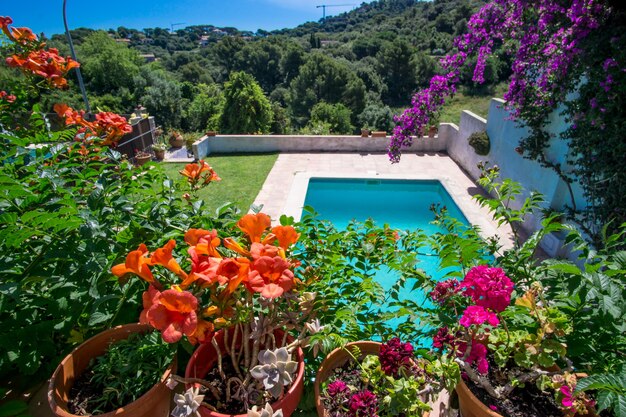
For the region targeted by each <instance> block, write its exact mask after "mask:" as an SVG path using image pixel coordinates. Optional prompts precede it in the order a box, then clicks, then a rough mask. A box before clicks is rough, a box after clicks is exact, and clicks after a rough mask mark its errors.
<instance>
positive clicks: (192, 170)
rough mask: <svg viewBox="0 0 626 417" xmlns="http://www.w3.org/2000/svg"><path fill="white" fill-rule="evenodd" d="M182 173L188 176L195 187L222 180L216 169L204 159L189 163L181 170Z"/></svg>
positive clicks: (188, 179)
mask: <svg viewBox="0 0 626 417" xmlns="http://www.w3.org/2000/svg"><path fill="white" fill-rule="evenodd" d="M179 172H180V174H181V175H183V176H185V177H187V181H188V182H189V184H190V185H191V187H192V188H193V189H198V188H200V187H203V186H206V185H208V184H210V183H211V182H213V181H221V180H222V179H221V178H220V177H219V176H218V175H217V173H216V172H215V170H214V169H213V168H211V166H210V165H209V164H207V163H206V162H204V160H202V159H201V160H200V161H198V163H197V164H187V165H185V169H184V170H182V171H179Z"/></svg>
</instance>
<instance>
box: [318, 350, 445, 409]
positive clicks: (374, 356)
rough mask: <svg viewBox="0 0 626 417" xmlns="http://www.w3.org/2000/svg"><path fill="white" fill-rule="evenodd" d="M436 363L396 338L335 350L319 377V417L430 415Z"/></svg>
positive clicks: (323, 364)
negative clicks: (432, 370) (432, 367)
mask: <svg viewBox="0 0 626 417" xmlns="http://www.w3.org/2000/svg"><path fill="white" fill-rule="evenodd" d="M429 367H430V364H429V363H428V362H427V361H426V360H424V359H421V358H419V359H418V358H416V357H415V353H414V350H413V346H412V345H411V344H410V343H402V342H401V341H400V339H398V338H393V339H391V340H389V341H388V342H386V343H378V342H363V341H362V342H353V343H348V344H347V345H346V346H345V347H341V348H338V349H335V350H334V351H332V352H331V353H330V354H329V355H328V356H327V357H326V358H325V359H324V362H323V363H322V365H321V367H320V369H319V371H318V373H317V376H316V378H315V406H316V408H317V415H318V416H319V417H349V416H368V417H375V416H376V417H378V416H380V417H392V416H403V417H411V416H414V417H418V416H428V410H430V406H429V405H428V404H427V403H428V402H429V398H430V396H431V394H433V393H434V392H435V391H436V390H435V389H434V385H432V384H433V383H434V380H433V379H432V378H431V377H430V376H429V373H428V368H429Z"/></svg>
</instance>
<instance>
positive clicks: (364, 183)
mask: <svg viewBox="0 0 626 417" xmlns="http://www.w3.org/2000/svg"><path fill="white" fill-rule="evenodd" d="M433 204H435V205H439V206H440V207H445V208H446V209H447V211H448V214H449V215H450V216H451V217H454V218H456V219H457V220H458V221H459V222H461V223H462V224H463V225H465V226H469V225H470V223H469V221H468V220H467V218H466V217H465V215H464V214H463V212H462V211H461V210H460V209H459V207H458V206H457V205H456V203H455V202H454V200H453V199H452V197H451V196H450V194H449V193H448V192H447V191H446V189H445V187H444V186H443V184H442V183H441V182H439V181H437V180H398V179H367V178H315V177H313V178H310V179H309V183H308V188H307V192H306V197H305V200H304V206H311V207H313V208H314V209H315V211H316V212H317V213H318V214H319V218H320V219H323V220H328V221H330V222H332V223H333V225H334V226H335V227H336V228H337V229H339V230H341V229H345V228H346V226H347V225H348V223H349V222H350V221H352V220H357V221H364V220H367V219H368V218H372V219H373V220H375V221H376V223H377V224H378V225H379V226H382V225H383V224H388V225H389V226H390V227H391V228H394V229H401V230H407V229H408V230H415V229H420V230H422V231H423V232H424V233H426V234H433V233H436V232H443V231H444V230H443V229H440V228H439V226H437V225H434V224H432V221H433V219H434V213H433V212H432V210H431V206H432V205H433ZM424 249H425V251H427V248H424ZM415 258H416V259H417V260H418V264H417V266H418V268H420V269H423V270H424V271H426V273H427V274H428V275H430V276H432V277H434V278H435V279H437V278H439V277H440V276H442V275H443V273H442V271H440V270H439V264H438V262H439V258H438V257H437V256H426V255H418V254H416V255H415ZM398 278H399V276H398V273H397V272H395V271H392V270H390V269H388V268H383V269H379V270H378V271H377V272H376V274H375V277H374V279H375V280H376V281H377V282H378V283H379V284H380V285H381V286H382V287H383V289H384V290H385V291H388V290H389V289H390V288H391V287H392V286H393V284H394V283H395V282H396V281H397V279H398ZM400 298H401V299H411V300H413V301H415V302H417V303H419V304H422V305H423V306H424V307H428V305H429V303H428V300H426V299H425V297H424V294H423V293H422V292H421V291H411V289H410V288H405V289H404V290H403V291H402V292H401V293H400ZM387 311H392V310H391V309H389V310H387ZM402 321H404V320H403V319H394V320H391V321H390V322H388V324H390V325H392V326H397V325H398V324H399V323H400V322H402ZM423 342H424V344H429V342H425V341H423Z"/></svg>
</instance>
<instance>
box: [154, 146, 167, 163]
mask: <svg viewBox="0 0 626 417" xmlns="http://www.w3.org/2000/svg"><path fill="white" fill-rule="evenodd" d="M154 157H155V158H156V159H157V160H159V161H162V160H164V159H165V151H161V150H158V149H155V150H154Z"/></svg>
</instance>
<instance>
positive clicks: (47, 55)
mask: <svg viewBox="0 0 626 417" xmlns="http://www.w3.org/2000/svg"><path fill="white" fill-rule="evenodd" d="M11 23H13V20H12V19H11V18H10V17H4V16H0V28H1V29H2V32H3V33H4V34H5V35H6V36H7V37H8V38H9V40H10V41H12V42H14V43H15V44H17V45H19V46H21V47H23V48H22V51H21V52H19V53H16V54H14V55H12V56H10V57H8V58H7V59H6V63H7V65H8V66H10V67H14V68H19V69H20V70H22V71H23V72H25V73H28V74H33V75H37V76H39V77H42V78H44V79H45V80H47V82H48V84H49V85H50V86H52V87H55V88H67V79H66V78H65V75H66V74H67V73H68V72H69V71H70V70H71V69H72V68H77V67H78V66H80V64H79V63H78V62H76V61H74V60H73V59H71V58H69V57H67V58H63V57H61V56H60V55H59V51H58V50H57V49H55V48H50V49H48V50H46V49H44V48H45V45H46V44H45V43H44V42H40V41H39V40H38V38H37V35H35V34H34V33H33V31H32V30H30V29H28V28H15V27H12V28H9V25H10V24H11Z"/></svg>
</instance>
